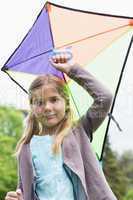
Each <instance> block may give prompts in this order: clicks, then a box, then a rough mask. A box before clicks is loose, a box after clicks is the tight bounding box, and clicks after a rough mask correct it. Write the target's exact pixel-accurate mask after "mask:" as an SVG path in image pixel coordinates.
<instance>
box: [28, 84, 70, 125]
mask: <svg viewBox="0 0 133 200" xmlns="http://www.w3.org/2000/svg"><path fill="white" fill-rule="evenodd" d="M65 108H66V103H65V100H64V98H63V97H62V96H61V95H60V94H59V92H58V91H57V89H56V88H54V87H53V86H52V85H50V84H48V85H46V86H43V89H37V90H36V91H34V93H33V97H32V105H31V109H32V112H33V113H34V115H35V117H36V118H37V119H38V121H40V122H41V123H42V124H43V125H44V126H45V127H48V128H52V127H54V126H56V125H57V124H58V123H60V122H61V120H62V119H63V118H64V116H65Z"/></svg>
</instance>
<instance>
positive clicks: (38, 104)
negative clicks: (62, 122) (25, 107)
mask: <svg viewBox="0 0 133 200" xmlns="http://www.w3.org/2000/svg"><path fill="white" fill-rule="evenodd" d="M33 104H34V105H36V106H41V105H43V101H42V100H35V101H34V102H33Z"/></svg>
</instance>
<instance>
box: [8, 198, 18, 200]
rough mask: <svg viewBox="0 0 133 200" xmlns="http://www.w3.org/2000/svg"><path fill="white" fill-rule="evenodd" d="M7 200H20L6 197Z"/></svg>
mask: <svg viewBox="0 0 133 200" xmlns="http://www.w3.org/2000/svg"><path fill="white" fill-rule="evenodd" d="M5 200H18V198H17V197H16V198H13V197H6V198H5Z"/></svg>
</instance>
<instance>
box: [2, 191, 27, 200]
mask: <svg viewBox="0 0 133 200" xmlns="http://www.w3.org/2000/svg"><path fill="white" fill-rule="evenodd" d="M5 200H24V199H23V195H22V192H21V190H20V189H17V190H16V192H15V191H10V192H8V193H7V194H6V197H5Z"/></svg>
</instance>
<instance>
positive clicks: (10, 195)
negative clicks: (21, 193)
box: [6, 191, 17, 198]
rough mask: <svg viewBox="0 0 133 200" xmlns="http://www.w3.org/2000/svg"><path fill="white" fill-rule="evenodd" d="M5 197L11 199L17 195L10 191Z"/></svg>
mask: <svg viewBox="0 0 133 200" xmlns="http://www.w3.org/2000/svg"><path fill="white" fill-rule="evenodd" d="M6 197H12V198H14V197H17V193H16V192H14V191H10V192H8V193H7V195H6Z"/></svg>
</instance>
